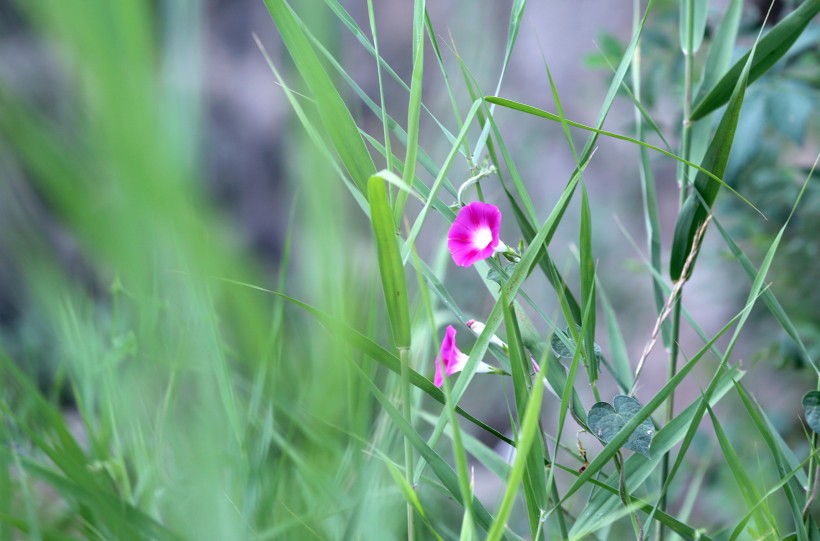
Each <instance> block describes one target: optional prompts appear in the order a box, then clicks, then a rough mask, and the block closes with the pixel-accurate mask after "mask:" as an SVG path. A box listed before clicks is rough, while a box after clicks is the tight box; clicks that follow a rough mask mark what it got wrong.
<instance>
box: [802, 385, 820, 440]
mask: <svg viewBox="0 0 820 541" xmlns="http://www.w3.org/2000/svg"><path fill="white" fill-rule="evenodd" d="M803 410H804V411H805V413H806V423H807V424H808V425H809V428H811V429H812V430H813V431H814V432H816V433H817V434H820V391H810V392H808V393H806V394H805V396H803Z"/></svg>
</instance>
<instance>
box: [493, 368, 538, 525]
mask: <svg viewBox="0 0 820 541" xmlns="http://www.w3.org/2000/svg"><path fill="white" fill-rule="evenodd" d="M545 368H546V359H543V360H542V362H541V366H540V369H541V370H540V371H541V372H543V371H544V369H545ZM543 396H544V386H543V385H536V386H535V387H534V388H533V391H532V394H531V395H530V398H529V400H528V401H527V407H526V409H525V411H524V418H523V420H522V421H521V432H520V438H519V444H518V453H517V454H516V455H515V461H514V462H513V467H512V471H511V472H510V476H509V478H508V479H507V488H506V491H505V492H504V498H503V499H502V500H501V506H500V508H499V510H498V514H497V515H496V517H495V521H493V524H492V528H491V529H490V531H489V533H488V534H487V541H498V540H499V539H501V536H502V535H503V534H504V529H505V527H506V524H507V519H508V518H509V516H510V512H511V511H512V507H513V503H514V502H515V497H516V494H517V493H518V485H519V484H520V483H521V480H522V478H523V477H524V471H525V470H526V466H527V457H528V456H529V451H530V448H531V447H532V444H533V442H534V441H535V439H536V437H537V435H538V433H539V430H538V429H539V425H538V419H539V418H540V416H541V399H542V398H543Z"/></svg>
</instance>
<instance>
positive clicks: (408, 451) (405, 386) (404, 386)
mask: <svg viewBox="0 0 820 541" xmlns="http://www.w3.org/2000/svg"><path fill="white" fill-rule="evenodd" d="M407 353H408V352H407V348H401V349H399V359H400V360H401V403H402V410H403V413H404V418H405V419H406V420H407V423H408V424H409V425H410V426H413V419H412V417H411V414H410V366H409V365H410V358H409V356H408V354H407ZM404 479H405V480H406V481H407V484H408V485H409V486H411V487H413V446H412V444H411V443H410V438H408V437H407V436H405V437H404ZM413 488H414V489H415V487H413ZM414 520H415V515H414V513H413V505H412V504H411V503H410V502H407V541H413V540H414V539H415V532H414V530H415V528H414V527H413V523H414Z"/></svg>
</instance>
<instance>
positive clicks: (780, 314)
mask: <svg viewBox="0 0 820 541" xmlns="http://www.w3.org/2000/svg"><path fill="white" fill-rule="evenodd" d="M712 221H713V222H714V224H715V227H716V228H717V230H718V231H719V232H720V235H721V236H722V237H723V240H724V242H725V243H726V246H728V247H729V250H730V251H731V252H732V256H733V257H734V258H735V261H737V262H738V263H740V265H741V266H742V267H743V270H744V271H746V274H747V275H748V276H749V278H751V279H752V280H754V278H755V276H757V273H758V270H757V269H756V268H755V266H754V264H753V263H752V262H751V261H750V260H749V257H748V256H747V255H746V254H745V253H744V252H743V250H742V249H741V248H740V246H738V245H737V243H736V242H735V241H734V239H732V237H731V235H729V232H728V231H726V229H724V227H723V226H722V225H721V223H720V221H719V220H717V219H716V218H715V219H713V220H712ZM762 298H763V302H764V303H765V304H766V307H767V308H768V309H769V312H770V313H771V314H772V316H774V318H775V319H776V320H777V322H778V323H779V324H780V326H781V327H782V328H783V330H784V331H786V334H788V335H789V337H790V338H791V339H792V340H794V343H795V344H797V346H798V347H799V348H800V351H801V352H802V353H803V355H804V356H805V357H806V359H807V360H808V362H809V364H811V365H812V367H814V369H815V371H817V370H818V368H817V364H816V362H815V360H814V359H813V358H812V356H811V354H810V353H809V351H808V349H807V348H806V346H805V344H804V343H803V340H802V338H800V334H799V333H798V332H797V328H796V327H795V326H794V323H792V321H791V318H789V316H788V314H787V313H786V311H785V310H784V309H783V306H782V305H781V304H780V301H778V300H777V297H775V295H774V293H773V292H772V290H771V289H766V290H765V291H764V292H763V297H762Z"/></svg>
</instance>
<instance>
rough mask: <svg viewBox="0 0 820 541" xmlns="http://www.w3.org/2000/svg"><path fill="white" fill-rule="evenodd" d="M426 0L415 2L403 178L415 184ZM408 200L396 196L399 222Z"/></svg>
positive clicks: (406, 181) (396, 214) (401, 194)
mask: <svg viewBox="0 0 820 541" xmlns="http://www.w3.org/2000/svg"><path fill="white" fill-rule="evenodd" d="M425 12H426V8H425V0H415V2H414V4H413V76H412V84H411V85H410V103H409V104H408V105H407V147H406V150H405V156H404V171H403V172H402V177H401V178H402V180H403V181H404V183H405V184H407V185H412V184H413V179H414V178H415V175H416V157H417V156H418V147H419V119H420V113H421V88H422V81H423V79H424V14H425ZM406 202H407V193H405V192H399V193H398V195H397V196H396V208H395V212H394V214H395V219H396V223H397V224H398V223H399V222H400V221H401V215H402V212H403V211H404V204H405V203H406Z"/></svg>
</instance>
